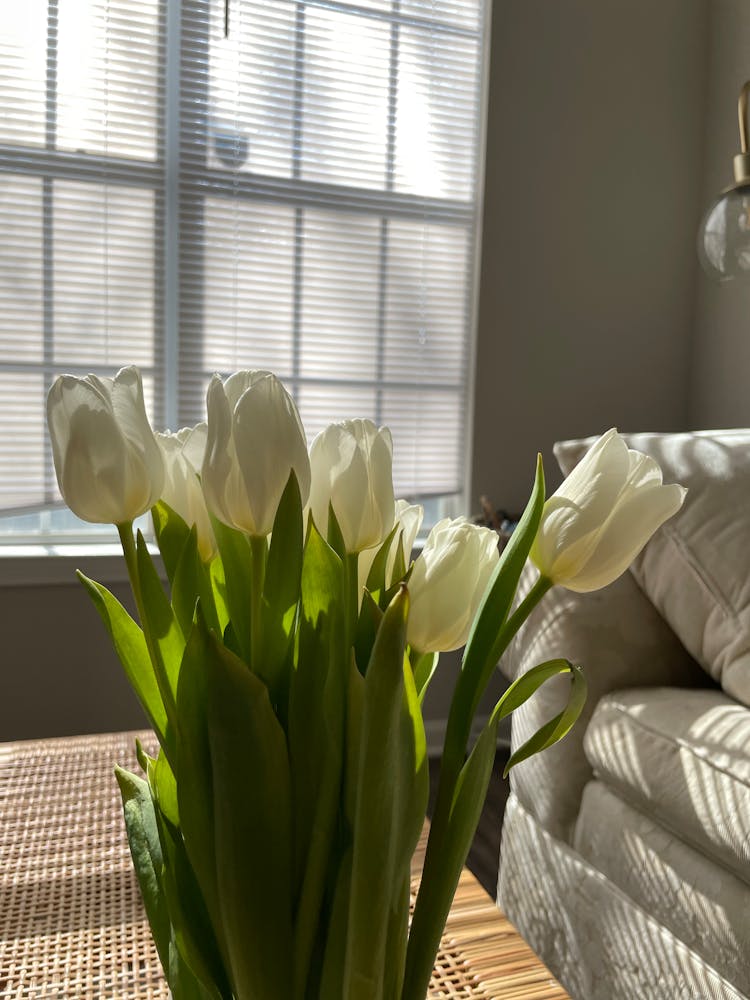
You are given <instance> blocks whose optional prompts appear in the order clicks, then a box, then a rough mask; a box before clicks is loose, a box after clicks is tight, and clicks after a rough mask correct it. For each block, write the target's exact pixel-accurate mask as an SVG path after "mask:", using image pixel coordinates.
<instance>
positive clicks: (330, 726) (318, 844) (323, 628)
mask: <svg viewBox="0 0 750 1000" xmlns="http://www.w3.org/2000/svg"><path fill="white" fill-rule="evenodd" d="M343 588H344V577H343V566H342V563H341V560H340V559H339V558H338V556H337V555H336V553H335V552H334V551H333V549H332V548H331V547H330V546H329V545H328V544H327V543H326V542H325V541H324V540H323V538H322V537H321V536H320V534H319V533H318V531H317V529H316V527H315V525H314V524H312V523H311V524H310V527H309V530H308V538H307V544H306V546H305V552H304V558H303V565H302V580H301V603H300V621H299V635H298V650H297V663H296V669H295V670H294V672H293V674H292V678H291V689H290V701H289V753H290V759H291V762H292V796H293V811H294V867H293V871H294V878H293V886H294V897H295V900H296V909H297V919H296V926H295V941H294V973H295V980H294V984H293V993H292V995H293V996H294V997H297V996H300V995H302V993H301V991H303V989H304V985H305V981H306V974H307V969H308V966H309V963H310V959H311V956H312V948H313V946H314V942H315V940H316V936H317V931H318V921H319V918H320V913H321V902H322V898H323V893H324V890H325V886H326V880H327V877H328V874H329V864H330V856H331V849H332V843H333V838H334V834H335V832H336V823H337V819H338V810H339V799H340V795H341V772H342V768H343V745H344V725H345V721H344V720H345V710H346V687H347V676H348V674H347V660H346V652H347V650H346V646H345V643H344V641H343V638H342V636H343Z"/></svg>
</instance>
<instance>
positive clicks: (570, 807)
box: [498, 430, 750, 1000]
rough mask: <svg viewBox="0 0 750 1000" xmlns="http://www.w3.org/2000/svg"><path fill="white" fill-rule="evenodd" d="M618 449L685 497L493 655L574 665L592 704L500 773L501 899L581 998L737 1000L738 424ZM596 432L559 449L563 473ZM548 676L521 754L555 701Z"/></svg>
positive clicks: (749, 844) (747, 586)
mask: <svg viewBox="0 0 750 1000" xmlns="http://www.w3.org/2000/svg"><path fill="white" fill-rule="evenodd" d="M628 441H629V443H630V446H631V447H634V448H637V449H638V450H640V451H645V452H648V453H650V454H652V455H653V456H654V457H655V458H656V459H657V460H658V461H659V462H660V464H661V466H662V469H663V470H664V481H665V482H675V481H676V482H681V483H683V484H684V485H685V486H687V487H688V495H687V499H686V502H685V505H684V507H683V509H682V510H681V511H680V513H679V514H678V515H676V516H675V518H673V519H672V520H671V521H669V522H668V523H667V524H666V525H664V527H663V528H662V529H661V530H660V531H659V532H658V533H657V535H655V536H654V538H653V539H652V540H651V542H650V543H649V544H648V545H647V546H646V548H645V549H644V551H643V552H642V553H641V555H640V556H639V557H638V559H637V560H636V562H635V563H634V565H633V567H632V570H631V572H629V573H626V574H625V575H624V576H623V577H621V578H620V579H619V580H618V581H616V582H615V583H614V584H612V585H611V586H610V587H608V588H606V589H605V590H603V591H600V592H598V593H594V594H586V595H578V594H572V593H568V592H566V591H562V590H559V589H555V590H553V591H551V592H550V593H549V594H548V595H547V597H546V598H545V599H544V601H543V602H542V604H541V605H540V606H539V607H538V608H537V610H536V611H535V613H534V614H533V615H532V617H531V618H530V619H529V621H528V622H527V623H526V625H525V627H524V629H523V631H522V632H521V633H520V634H519V636H518V637H517V640H516V642H515V643H514V646H513V647H512V649H511V650H510V655H509V656H507V657H506V658H505V660H506V662H505V664H504V669H505V670H506V672H507V673H508V676H509V678H513V677H515V676H518V674H519V672H523V671H524V670H526V669H528V668H529V667H531V666H533V665H534V664H536V663H539V662H541V661H543V660H546V659H549V658H551V657H553V656H561V655H562V656H567V657H568V658H569V659H572V660H575V661H576V662H578V663H580V664H581V665H582V666H583V667H584V668H585V671H586V675H587V678H588V682H589V700H588V703H587V706H586V710H585V713H584V716H583V717H582V718H581V719H580V720H579V722H578V724H577V727H576V728H575V729H574V731H573V732H572V733H570V734H569V735H568V737H566V739H565V740H563V742H562V743H560V744H559V745H557V746H556V747H553V748H551V749H550V750H548V751H546V752H545V753H543V754H540V755H539V756H537V757H534V758H532V759H531V760H528V761H526V762H524V763H523V764H521V765H520V766H519V767H517V768H515V769H514V771H512V772H511V793H510V797H509V801H508V806H507V811H506V816H505V821H504V826H503V838H502V849H501V865H500V876H499V882H498V903H499V905H500V906H502V908H503V909H504V910H505V912H506V913H507V914H508V915H509V917H510V918H511V920H513V922H514V923H515V924H516V925H517V927H518V928H519V930H520V931H521V933H522V934H523V936H524V937H525V938H526V939H527V940H528V941H529V943H530V944H531V945H532V947H533V948H534V949H535V950H536V951H537V953H538V954H539V955H540V956H541V957H542V959H543V960H544V961H545V962H546V963H547V965H548V966H549V968H550V969H551V970H552V972H553V973H554V974H555V975H556V976H557V977H558V978H559V980H560V981H561V982H562V983H563V985H564V986H565V987H566V988H567V990H568V991H569V992H570V994H571V996H572V997H574V998H576V1000H600V998H601V1000H605V998H606V1000H619V998H622V1000H634V998H648V1000H662V998H663V1000H678V998H679V1000H707V998H712V1000H713V998H717V1000H718V998H721V1000H725V998H730V997H731V998H738V997H739V998H747V997H750V708H748V705H750V431H746V430H743V431H716V432H705V433H699V434H679V435H629V436H628ZM589 443H590V442H589V441H575V442H565V443H563V444H560V445H558V446H556V449H555V452H556V455H557V458H558V461H559V462H560V465H561V467H562V469H563V471H564V472H567V471H569V470H570V469H571V468H572V467H573V466H574V465H575V463H576V462H577V461H578V459H579V458H580V456H581V455H582V454H583V452H584V451H585V449H586V447H587V446H588V444H589ZM531 579H533V574H532V572H531V571H527V582H529V581H530V580H531ZM558 680H559V683H558V684H557V685H554V684H549V685H547V686H545V687H544V688H542V689H541V690H540V692H538V693H537V695H536V696H535V697H534V699H532V701H530V702H529V703H527V705H526V706H524V707H523V708H522V709H521V710H519V711H517V712H516V713H515V715H514V717H513V737H512V738H513V743H514V745H518V743H520V742H522V741H523V740H525V739H526V738H528V736H529V735H530V733H531V732H532V731H534V730H536V729H537V728H538V727H539V726H540V725H541V723H542V722H544V721H546V720H547V719H548V718H550V717H551V716H552V715H553V714H555V713H556V712H557V711H559V705H560V701H561V698H562V697H563V696H564V686H565V685H566V684H567V683H568V682H567V680H566V679H565V678H559V679H558Z"/></svg>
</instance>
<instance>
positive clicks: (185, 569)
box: [172, 525, 220, 636]
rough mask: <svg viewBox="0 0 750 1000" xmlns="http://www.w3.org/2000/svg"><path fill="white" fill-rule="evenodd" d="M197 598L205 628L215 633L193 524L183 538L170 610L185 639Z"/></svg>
mask: <svg viewBox="0 0 750 1000" xmlns="http://www.w3.org/2000/svg"><path fill="white" fill-rule="evenodd" d="M199 598H200V602H201V606H202V607H203V614H204V616H205V618H206V622H207V624H208V627H209V628H212V629H214V630H215V631H216V632H218V631H219V629H220V625H219V618H218V615H217V612H216V605H215V603H214V592H213V587H212V585H211V577H210V572H209V570H208V567H207V566H206V564H205V563H204V562H203V560H202V559H201V557H200V551H199V549H198V532H197V530H196V528H195V525H193V527H192V528H191V529H190V532H189V533H188V536H187V538H186V539H185V544H184V545H183V548H182V552H181V554H180V558H179V560H178V563H177V567H176V569H175V573H174V580H173V582H172V608H173V609H174V613H175V617H176V619H177V622H178V624H179V626H180V629H181V631H182V634H183V635H184V636H187V635H189V634H190V629H191V628H192V627H193V616H194V614H195V604H196V601H197V600H198V599H199Z"/></svg>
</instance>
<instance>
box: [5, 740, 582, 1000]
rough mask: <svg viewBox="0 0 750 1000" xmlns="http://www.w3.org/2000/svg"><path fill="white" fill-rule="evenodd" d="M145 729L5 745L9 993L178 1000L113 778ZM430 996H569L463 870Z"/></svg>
mask: <svg viewBox="0 0 750 1000" xmlns="http://www.w3.org/2000/svg"><path fill="white" fill-rule="evenodd" d="M136 735H138V736H140V737H141V738H142V739H143V741H144V743H145V744H146V745H147V746H152V745H153V737H151V736H150V734H144V733H140V734H136V733H118V734H114V735H105V736H86V737H75V738H71V739H55V740H38V741H29V742H23V743H6V744H0V998H1V1000H11V998H12V1000H26V998H34V1000H37V998H38V1000H42V998H50V1000H52V998H54V1000H101V998H105V997H106V998H110V997H111V998H116V1000H155V998H157V997H158V998H166V997H167V988H166V985H165V983H164V981H163V978H162V975H161V969H160V966H159V961H158V958H157V956H156V951H155V949H154V947H153V945H152V942H151V937H150V933H149V928H148V923H147V921H146V918H145V916H144V911H143V907H142V904H141V899H140V896H139V892H138V886H137V883H136V881H135V875H134V874H133V871H132V868H131V865H130V856H129V853H128V847H127V841H126V839H125V832H124V826H123V822H122V813H121V808H120V801H119V793H118V791H117V787H116V783H115V780H114V777H113V774H112V769H113V766H114V764H115V763H116V762H117V763H121V764H123V765H124V766H129V767H133V768H134V769H135V762H134V754H133V746H134V739H135V736H136ZM415 860H416V861H417V864H418V862H419V857H418V856H417V858H416V859H415ZM429 996H430V997H431V998H432V997H464V998H467V1000H471V998H475V1000H563V998H565V997H567V994H566V993H565V992H564V991H563V990H562V989H561V987H560V986H558V985H557V983H555V981H554V980H553V979H552V977H551V976H550V974H549V972H548V971H547V969H545V967H544V966H543V965H542V964H541V962H540V961H539V960H538V959H537V958H536V956H535V955H534V954H533V952H532V951H531V950H530V949H529V948H528V946H527V945H526V944H524V942H523V941H522V940H521V938H520V937H519V936H518V934H517V933H516V931H515V930H514V928H513V927H512V925H511V924H509V923H508V921H507V920H506V919H505V918H504V917H503V915H502V914H501V913H500V912H499V911H498V910H497V909H496V908H495V906H494V904H493V902H492V900H491V899H490V898H489V896H487V894H486V893H485V892H484V890H483V889H482V887H481V886H480V885H479V883H478V882H477V881H476V879H475V878H474V877H473V876H472V875H471V874H470V873H469V872H468V871H464V873H463V875H462V877H461V882H460V885H459V888H458V892H457V894H456V900H455V904H454V907H453V910H452V911H451V916H450V918H449V920H448V925H447V927H446V933H445V936H444V939H443V944H442V947H441V951H440V955H439V958H438V962H437V965H436V967H435V973H434V976H433V980H432V983H431V987H430V994H429ZM279 1000H285V998H283V997H280V998H279Z"/></svg>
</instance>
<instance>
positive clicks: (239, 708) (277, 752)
mask: <svg viewBox="0 0 750 1000" xmlns="http://www.w3.org/2000/svg"><path fill="white" fill-rule="evenodd" d="M209 643H210V646H211V651H210V655H209V657H208V659H207V663H206V668H207V670H208V673H209V683H208V737H209V745H210V749H211V773H212V778H213V802H214V833H215V841H214V843H215V858H216V881H217V889H218V896H219V906H220V909H221V914H222V923H223V928H224V941H225V944H226V952H227V956H228V959H229V963H230V967H231V979H232V984H233V987H234V991H235V994H236V995H237V996H240V997H245V996H247V997H253V998H254V1000H278V998H279V997H286V996H290V989H291V969H290V963H289V956H290V954H291V950H292V888H291V861H292V844H291V809H290V775H289V759H288V756H287V745H286V739H285V736H284V731H283V730H282V728H281V726H280V725H279V723H278V720H277V719H276V717H275V715H274V713H273V709H272V708H271V703H270V700H269V697H268V691H267V689H266V687H265V685H264V684H263V683H262V682H261V681H260V680H259V679H258V678H257V677H256V676H255V675H254V674H253V673H252V672H251V671H250V670H249V669H248V667H247V665H246V664H245V663H243V662H242V661H241V660H239V659H238V658H237V657H236V656H234V655H233V654H232V653H230V652H229V651H228V650H227V649H225V648H224V647H223V646H221V645H219V643H218V642H217V641H216V640H215V639H214V638H213V637H211V638H210V639H209Z"/></svg>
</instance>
